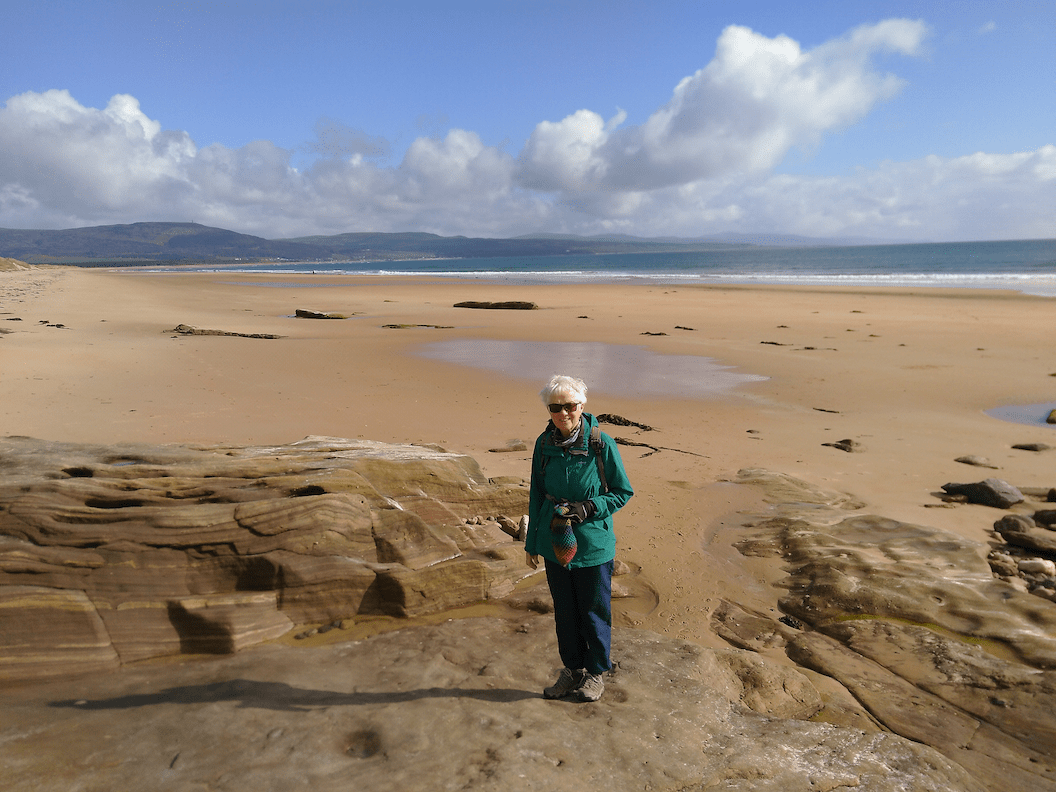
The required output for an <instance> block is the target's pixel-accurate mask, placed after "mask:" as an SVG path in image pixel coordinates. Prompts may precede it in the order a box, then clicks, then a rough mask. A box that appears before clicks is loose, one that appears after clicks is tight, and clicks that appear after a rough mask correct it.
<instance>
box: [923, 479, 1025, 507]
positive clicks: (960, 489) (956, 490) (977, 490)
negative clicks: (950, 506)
mask: <svg viewBox="0 0 1056 792" xmlns="http://www.w3.org/2000/svg"><path fill="white" fill-rule="evenodd" d="M942 489H943V491H945V492H947V493H949V494H950V495H964V496H966V497H967V498H968V502H969V503H978V504H981V505H983V506H993V507H994V508H996V509H1008V508H1010V507H1012V506H1015V505H1016V504H1017V503H1022V502H1023V500H1024V498H1023V493H1022V492H1020V491H1019V490H1018V489H1016V488H1015V487H1013V486H1012V485H1011V484H1009V483H1008V482H1007V481H1002V480H1001V479H995V478H988V479H986V480H985V481H978V482H975V483H972V484H943V485H942Z"/></svg>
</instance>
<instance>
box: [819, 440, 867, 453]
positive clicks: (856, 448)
mask: <svg viewBox="0 0 1056 792" xmlns="http://www.w3.org/2000/svg"><path fill="white" fill-rule="evenodd" d="M822 445H823V446H830V447H832V448H838V449H840V450H841V451H846V452H847V453H848V454H854V453H857V452H860V451H864V450H865V448H864V447H863V446H862V444H861V443H859V442H858V441H857V440H851V439H850V438H848V439H846V440H837V441H836V442H835V443H822Z"/></svg>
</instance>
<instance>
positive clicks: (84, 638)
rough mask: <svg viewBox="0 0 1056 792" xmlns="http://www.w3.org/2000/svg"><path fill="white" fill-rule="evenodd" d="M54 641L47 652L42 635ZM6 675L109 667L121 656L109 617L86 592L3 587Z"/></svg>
mask: <svg viewBox="0 0 1056 792" xmlns="http://www.w3.org/2000/svg"><path fill="white" fill-rule="evenodd" d="M41 634H46V635H48V636H49V638H50V640H49V641H48V643H47V646H46V651H42V646H41V641H40V636H41ZM0 636H2V638H3V642H2V649H0V652H2V657H0V675H2V676H0V678H2V679H26V678H31V677H34V676H38V675H39V671H40V670H41V667H42V666H46V670H47V673H48V674H51V675H56V676H60V675H63V676H70V675H74V674H81V673H92V672H99V671H108V670H110V669H113V668H116V667H117V666H118V665H119V663H120V661H119V659H118V656H117V652H116V651H114V647H113V645H112V644H111V642H110V636H109V635H108V633H107V631H106V627H105V625H104V624H103V620H102V619H101V618H99V614H98V613H97V611H96V608H95V605H94V604H93V603H92V601H91V600H90V599H89V598H88V597H87V596H86V595H85V593H84V592H83V591H71V590H62V589H53V588H47V587H44V586H0Z"/></svg>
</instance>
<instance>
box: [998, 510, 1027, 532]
mask: <svg viewBox="0 0 1056 792" xmlns="http://www.w3.org/2000/svg"><path fill="white" fill-rule="evenodd" d="M1036 527H1037V525H1036V523H1035V522H1034V519H1033V518H1031V517H1028V516H1027V515H1025V514H1006V515H1005V516H1004V517H1002V518H1001V519H999V520H998V521H997V522H995V523H994V530H995V531H997V532H998V533H999V534H1006V533H1030V532H1031V531H1033V530H1034V529H1035V528H1036Z"/></svg>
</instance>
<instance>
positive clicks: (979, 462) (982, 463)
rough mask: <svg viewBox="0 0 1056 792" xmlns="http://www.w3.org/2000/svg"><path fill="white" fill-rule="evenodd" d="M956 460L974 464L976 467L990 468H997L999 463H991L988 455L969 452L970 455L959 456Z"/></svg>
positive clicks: (964, 463)
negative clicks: (982, 455) (976, 454)
mask: <svg viewBox="0 0 1056 792" xmlns="http://www.w3.org/2000/svg"><path fill="white" fill-rule="evenodd" d="M953 461H954V462H960V463H961V464H962V465H974V466H975V467H983V468H990V469H991V470H997V465H992V464H990V460H989V459H987V458H986V457H981V456H975V455H974V454H969V455H968V456H961V457H957V458H956V459H955V460H953Z"/></svg>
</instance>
